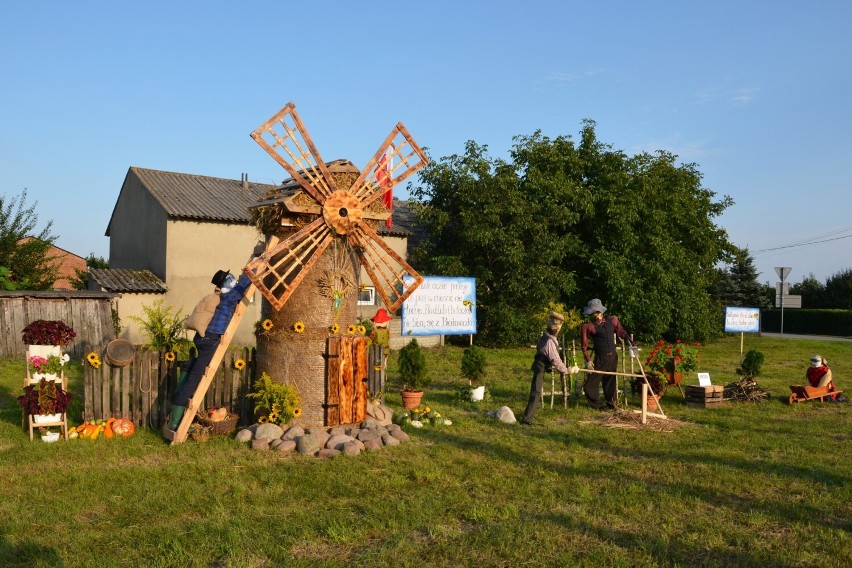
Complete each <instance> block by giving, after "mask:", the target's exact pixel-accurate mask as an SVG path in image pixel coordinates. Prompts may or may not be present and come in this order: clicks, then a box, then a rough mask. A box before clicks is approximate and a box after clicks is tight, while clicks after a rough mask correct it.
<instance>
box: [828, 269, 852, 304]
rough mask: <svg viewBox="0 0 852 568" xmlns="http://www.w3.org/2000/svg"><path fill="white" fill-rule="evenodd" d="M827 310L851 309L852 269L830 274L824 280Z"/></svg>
mask: <svg viewBox="0 0 852 568" xmlns="http://www.w3.org/2000/svg"><path fill="white" fill-rule="evenodd" d="M825 298H826V306H825V307H827V308H835V309H843V310H850V309H852V268H847V269H846V270H841V271H840V272H837V273H836V274H832V275H831V276H829V277H828V278H827V279H826V280H825Z"/></svg>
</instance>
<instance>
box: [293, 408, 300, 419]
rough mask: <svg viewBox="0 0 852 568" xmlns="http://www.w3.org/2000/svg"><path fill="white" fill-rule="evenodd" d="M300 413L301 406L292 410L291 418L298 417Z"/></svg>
mask: <svg viewBox="0 0 852 568" xmlns="http://www.w3.org/2000/svg"><path fill="white" fill-rule="evenodd" d="M301 415H302V409H301V408H295V409H294V410H293V418H298V417H299V416H301Z"/></svg>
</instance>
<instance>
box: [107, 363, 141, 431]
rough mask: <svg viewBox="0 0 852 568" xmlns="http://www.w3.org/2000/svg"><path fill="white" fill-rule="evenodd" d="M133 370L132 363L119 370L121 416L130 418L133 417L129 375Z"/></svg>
mask: <svg viewBox="0 0 852 568" xmlns="http://www.w3.org/2000/svg"><path fill="white" fill-rule="evenodd" d="M135 370H136V366H135V365H133V364H132V363H131V365H128V366H127V367H124V368H123V369H122V370H121V371H122V373H121V416H122V417H125V416H126V417H128V418H130V419H131V420H132V419H133V406H132V405H131V397H132V395H133V391H132V390H131V388H130V375H131V372H132V371H135ZM112 416H114V414H113V415H112Z"/></svg>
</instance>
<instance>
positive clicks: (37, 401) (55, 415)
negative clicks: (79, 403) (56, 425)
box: [18, 379, 71, 423]
mask: <svg viewBox="0 0 852 568" xmlns="http://www.w3.org/2000/svg"><path fill="white" fill-rule="evenodd" d="M18 404H20V405H21V407H22V408H23V409H24V410H25V411H26V412H27V413H28V414H31V415H33V421H34V422H36V423H43V422H57V421H59V420H60V418H61V415H62V413H63V412H65V411H66V410H68V406H69V405H70V404H71V395H70V394H69V393H68V392H67V391H66V390H65V389H63V388H62V386H60V385H58V384H56V381H49V380H47V379H41V380H40V381H39V382H37V383H33V384H30V385H27V386H25V387H24V394H22V395H21V396H19V397H18Z"/></svg>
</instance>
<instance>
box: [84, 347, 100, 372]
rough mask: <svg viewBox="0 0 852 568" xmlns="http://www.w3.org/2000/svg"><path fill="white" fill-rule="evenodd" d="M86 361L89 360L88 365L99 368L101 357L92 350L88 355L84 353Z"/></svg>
mask: <svg viewBox="0 0 852 568" xmlns="http://www.w3.org/2000/svg"><path fill="white" fill-rule="evenodd" d="M86 361H88V362H89V365H91V366H92V367H94V368H95V369H100V368H101V358H100V357H98V354H97V353H95V352H94V351H92V352H91V353H89V354H88V355H86Z"/></svg>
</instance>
